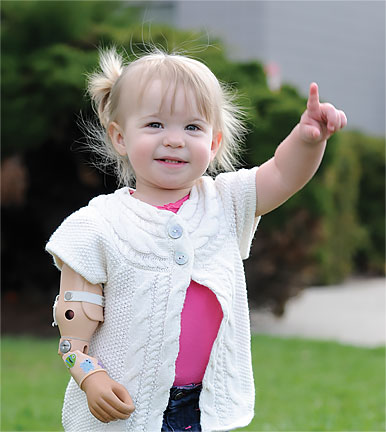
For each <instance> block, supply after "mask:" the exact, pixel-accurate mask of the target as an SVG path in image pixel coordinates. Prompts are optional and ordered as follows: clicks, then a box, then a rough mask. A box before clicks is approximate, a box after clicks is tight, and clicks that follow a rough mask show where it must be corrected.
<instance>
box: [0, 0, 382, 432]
mask: <svg viewBox="0 0 386 432" xmlns="http://www.w3.org/2000/svg"><path fill="white" fill-rule="evenodd" d="M0 7H1V35H2V38H1V43H2V50H1V106H2V110H1V124H2V127H1V134H2V135H1V143H2V146H1V218H2V224H1V259H2V272H1V283H2V290H1V305H2V314H1V330H2V343H1V346H2V350H1V357H2V365H1V369H2V385H1V394H2V400H1V411H2V413H1V414H2V416H1V426H0V429H1V430H4V431H14V430H26V431H32V430H36V431H48V430H50V431H51V430H52V431H55V430H56V431H57V430H60V429H61V421H60V412H61V406H62V401H63V394H64V389H65V387H66V385H67V382H68V378H69V376H68V372H67V370H66V368H64V367H63V365H62V364H61V363H62V362H61V361H60V359H59V358H58V356H57V354H56V351H57V344H58V329H57V328H53V327H51V322H52V304H53V301H54V298H55V296H56V294H57V293H58V290H59V272H58V271H57V270H56V268H55V267H54V265H53V262H52V259H51V257H50V256H49V255H48V254H47V253H46V252H45V251H44V247H45V244H46V242H47V241H48V239H49V237H50V235H51V234H52V233H53V231H54V230H55V229H56V228H57V227H58V225H59V224H60V223H61V222H62V221H63V219H64V218H65V217H67V216H68V215H70V214H71V213H72V212H73V211H75V210H77V209H78V208H80V207H82V206H85V205H87V203H88V201H89V200H90V199H91V198H92V197H94V196H96V195H99V194H106V193H110V192H112V191H114V190H115V189H116V187H117V186H116V182H115V179H114V177H113V176H111V173H109V172H107V173H102V172H100V171H98V170H97V169H95V168H94V166H93V163H92V162H93V157H92V155H91V154H90V153H89V151H88V150H87V147H86V145H85V141H86V140H85V137H84V133H83V132H82V128H81V127H80V126H79V125H80V123H81V119H86V120H87V119H92V118H93V112H92V109H91V106H90V101H89V100H88V98H87V97H86V95H85V83H86V75H87V74H88V73H90V72H92V71H93V70H94V69H95V68H96V67H97V63H98V53H97V48H98V47H100V46H103V47H108V46H109V45H111V44H115V45H117V46H118V47H119V48H120V49H122V52H125V51H126V53H127V55H128V57H129V58H132V57H133V56H134V55H136V54H138V53H143V52H144V51H146V48H147V45H148V44H149V43H152V44H155V45H156V46H159V47H162V48H163V49H165V50H168V51H173V50H177V51H180V52H183V53H185V54H188V55H191V56H193V57H195V58H198V59H200V60H202V61H203V62H205V63H206V64H207V65H208V66H209V67H210V68H211V69H212V70H213V72H214V73H215V74H216V75H217V76H218V78H219V79H220V80H222V81H224V82H227V83H229V84H230V85H231V86H233V87H234V89H235V90H237V94H238V98H239V102H240V104H242V105H243V106H244V107H245V108H246V111H247V113H248V129H249V134H248V136H247V138H246V141H245V146H244V153H243V165H244V166H245V167H252V166H254V165H260V164H262V163H263V162H264V161H266V160H267V159H268V158H270V157H271V156H272V155H273V153H274V151H275V149H276V147H277V145H278V144H279V143H280V142H281V140H283V139H284V138H285V137H286V136H287V135H288V133H289V132H290V131H291V130H292V128H293V127H294V126H295V125H296V123H297V122H298V121H299V118H300V116H301V114H302V112H303V111H304V109H305V106H306V105H305V104H306V97H307V92H308V87H309V84H310V83H311V82H312V81H316V82H318V84H319V88H320V95H321V99H322V100H324V101H328V102H331V103H333V104H334V105H336V106H337V107H338V108H341V109H343V110H344V111H345V112H346V114H347V117H348V121H349V124H348V127H347V129H346V130H345V131H342V132H341V133H339V134H337V135H336V136H334V137H333V138H331V140H329V144H328V147H327V151H326V153H325V157H324V160H323V163H322V165H321V167H320V169H319V170H318V173H317V174H316V176H315V177H314V178H313V180H312V181H311V182H310V183H309V184H308V185H307V186H306V187H305V188H304V189H303V190H302V191H300V192H299V193H297V194H296V195H295V196H294V197H293V198H291V199H290V200H289V201H288V202H287V203H286V204H285V205H283V206H281V207H280V208H279V209H277V210H275V211H273V212H272V213H270V214H269V215H267V216H264V217H263V218H262V221H261V223H260V226H259V229H258V231H257V233H256V237H255V240H254V243H253V247H252V253H251V256H250V258H249V259H248V260H247V261H246V262H245V269H246V275H247V283H248V295H249V300H250V305H251V328H252V333H253V334H252V338H251V346H252V360H253V371H254V376H255V380H256V409H255V413H256V415H255V418H254V420H253V422H252V423H251V424H250V425H249V426H248V427H247V428H246V429H245V430H249V431H257V430H259V431H262V430H264V431H279V430H280V431H310V430H314V431H318V430H319V431H322V430H323V431H328V430H334V431H337V430H342V431H343V430H344V431H359V430H360V431H380V430H385V410H384V407H385V367H384V366H385V289H384V288H385V202H384V200H385V2H384V1H150V2H147V1H135V2H134V1H35V0H31V1H7V0H3V1H2V2H1V5H0ZM282 336H285V337H284V338H283V337H282ZM294 336H295V338H294ZM288 338H289V339H288ZM316 339H323V341H318V340H316ZM326 339H328V340H329V341H328V342H327V341H326Z"/></svg>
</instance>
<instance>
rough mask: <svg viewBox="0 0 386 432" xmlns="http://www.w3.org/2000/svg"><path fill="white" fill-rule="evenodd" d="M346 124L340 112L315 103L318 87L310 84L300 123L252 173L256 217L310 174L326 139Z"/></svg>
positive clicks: (288, 194)
mask: <svg viewBox="0 0 386 432" xmlns="http://www.w3.org/2000/svg"><path fill="white" fill-rule="evenodd" d="M346 124H347V119H346V115H345V114H344V112H343V111H340V110H337V109H336V108H335V107H334V106H333V105H331V104H328V103H323V104H321V103H320V102H319V92H318V86H317V84H316V83H312V84H311V85H310V92H309V97H308V102H307V110H306V111H305V112H304V113H303V115H302V117H301V119H300V123H299V124H298V125H296V127H295V128H294V129H293V130H292V132H291V133H290V134H289V135H288V137H287V138H286V139H285V140H284V141H283V142H282V143H281V144H280V145H279V146H278V148H277V149H276V152H275V155H274V157H273V158H271V159H269V160H268V161H267V162H265V163H264V164H263V165H261V166H260V168H259V169H258V170H257V172H256V195H257V206H256V216H258V215H263V214H266V213H268V212H270V211H271V210H273V209H275V208H277V207H279V206H280V205H281V204H282V203H284V202H285V201H287V200H288V198H290V197H291V196H292V195H294V194H295V193H296V192H297V191H298V190H299V189H301V188H302V187H303V186H304V185H305V184H306V183H307V182H308V181H309V180H310V179H311V178H312V177H313V175H314V174H315V172H316V170H317V169H318V167H319V165H320V163H321V161H322V157H323V154H324V150H325V148H326V142H327V139H328V138H329V137H330V136H331V135H332V134H333V133H335V132H337V131H338V130H340V129H342V128H343V127H344V126H346Z"/></svg>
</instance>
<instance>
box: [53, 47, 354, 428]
mask: <svg viewBox="0 0 386 432" xmlns="http://www.w3.org/2000/svg"><path fill="white" fill-rule="evenodd" d="M100 65H101V71H100V72H97V73H94V74H93V75H91V76H90V79H89V92H90V95H91V97H92V99H93V101H94V103H95V107H96V111H97V113H98V116H99V121H100V124H101V127H102V131H103V133H102V136H103V142H102V143H101V145H100V146H99V147H98V149H97V151H98V152H99V153H101V154H103V155H104V158H105V160H106V161H107V162H108V163H112V164H114V166H115V170H116V173H117V176H118V179H119V181H120V183H121V185H123V187H122V188H120V189H118V190H117V191H116V192H115V193H113V194H109V195H101V196H98V197H96V198H94V199H93V200H91V201H90V203H89V204H88V205H87V206H86V207H84V208H81V209H80V210H78V211H77V212H75V213H73V214H72V215H71V216H69V217H68V218H67V219H66V220H65V221H64V222H63V223H62V225H61V226H60V227H59V228H58V229H57V231H56V232H55V233H54V234H53V235H52V237H51V239H50V241H49V243H48V244H47V247H46V248H47V251H48V252H50V253H51V254H52V255H53V257H54V260H55V263H56V265H57V267H58V268H59V269H60V270H61V271H62V277H61V289H60V295H59V296H58V298H57V302H56V306H55V322H57V323H58V325H59V330H60V332H61V336H62V338H61V341H60V347H59V353H60V354H61V355H62V356H63V360H64V361H65V363H66V365H67V367H68V368H69V370H70V372H71V374H72V376H73V378H74V379H71V380H70V383H69V385H68V388H67V391H66V395H65V401H64V408H63V425H64V428H65V430H66V431H76V432H80V431H87V432H89V431H105V430H106V431H107V430H114V431H118V430H119V431H144V432H145V431H149V432H153V431H160V430H165V431H166V430H168V431H169V430H170V431H177V430H178V431H180V430H183V431H185V430H187V431H199V430H203V431H226V430H230V429H235V428H239V427H243V426H245V425H247V424H248V423H249V422H250V421H251V420H252V418H253V415H254V404H255V401H254V395H255V391H254V383H253V374H252V365H251V352H250V325H249V314H248V304H247V292H246V286H245V279H244V271H243V263H242V260H244V259H246V258H248V255H249V250H250V246H251V241H252V238H253V236H254V233H255V230H256V227H257V225H258V222H259V220H260V216H261V215H263V214H265V213H268V212H269V211H271V210H273V209H274V208H276V207H278V206H279V205H280V204H282V203H283V202H285V201H286V200H287V199H288V198H289V197H290V196H291V195H293V194H294V193H295V192H296V191H298V190H299V189H300V188H302V187H303V186H304V185H305V184H306V183H307V182H308V181H309V180H310V178H311V177H312V176H313V175H314V173H315V171H316V170H317V168H318V166H319V164H320V162H321V159H322V156H323V152H324V149H325V146H326V140H327V139H328V138H329V137H330V136H331V134H333V133H334V132H336V131H338V130H339V129H341V128H342V127H344V126H345V125H346V117H345V115H344V113H343V112H342V111H338V110H336V109H335V108H334V107H333V106H332V105H330V104H320V103H319V96H318V87H317V85H316V84H314V83H313V84H311V86H310V93H309V98H308V104H307V110H306V111H305V112H304V114H303V115H302V117H301V119H300V122H299V124H298V125H297V126H296V127H295V128H294V130H293V131H292V132H291V134H290V135H289V136H288V137H287V138H286V139H285V140H284V141H283V142H282V143H281V144H280V145H279V147H278V148H277V150H276V152H275V155H274V157H272V158H271V159H270V160H268V161H267V162H265V163H264V164H263V165H261V166H260V168H259V169H257V167H256V168H253V169H251V170H246V169H241V170H239V171H234V169H233V167H234V165H235V161H236V156H237V151H238V143H239V141H240V138H241V137H242V134H243V132H244V128H243V125H242V121H241V115H240V111H239V110H238V109H237V107H236V106H235V105H234V104H233V102H232V96H231V94H230V93H229V92H228V90H227V89H226V88H225V87H224V86H222V85H221V84H220V83H219V82H218V80H217V79H216V77H215V76H214V75H213V73H212V72H211V71H210V70H209V69H208V68H207V67H206V66H205V65H203V64H202V63H200V62H198V61H196V60H193V59H190V58H187V57H185V56H181V55H168V54H165V53H162V52H158V51H157V52H155V53H153V54H147V55H144V56H143V57H141V58H138V59H137V60H135V61H133V62H131V63H129V64H127V65H124V64H123V60H122V58H121V57H120V56H119V55H118V54H117V53H116V51H115V50H108V51H105V52H102V53H101V63H100ZM208 170H209V172H211V173H212V174H213V173H218V171H219V170H222V171H229V172H227V173H222V174H219V175H217V176H213V177H211V176H208V175H205V174H206V173H207V172H208ZM132 179H135V189H134V188H130V187H129V186H128V185H129V184H130V182H131V180H132ZM102 290H103V292H102ZM102 294H103V295H102ZM102 321H103V323H102V324H101V322H102Z"/></svg>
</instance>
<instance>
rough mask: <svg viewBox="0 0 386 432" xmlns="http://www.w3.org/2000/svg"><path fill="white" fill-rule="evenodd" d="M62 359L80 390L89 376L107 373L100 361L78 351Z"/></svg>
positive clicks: (65, 355)
mask: <svg viewBox="0 0 386 432" xmlns="http://www.w3.org/2000/svg"><path fill="white" fill-rule="evenodd" d="M62 358H63V361H64V364H65V365H66V366H67V368H68V369H69V371H70V373H71V376H72V377H73V378H74V380H75V381H76V382H77V384H78V385H79V387H80V388H82V383H83V381H84V380H85V379H86V378H87V377H88V376H90V375H92V374H93V373H96V372H103V371H105V367H104V366H103V364H102V363H101V362H100V361H98V360H97V359H96V358H94V357H90V356H89V355H87V354H84V353H82V352H81V351H78V350H77V351H73V352H69V353H67V354H64V355H63V357H62Z"/></svg>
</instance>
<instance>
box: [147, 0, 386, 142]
mask: <svg viewBox="0 0 386 432" xmlns="http://www.w3.org/2000/svg"><path fill="white" fill-rule="evenodd" d="M145 17H146V18H145V19H147V20H149V21H153V22H156V21H158V20H160V21H163V22H168V23H169V24H171V25H174V26H176V27H178V28H182V29H197V30H203V31H204V32H206V33H207V34H208V36H209V38H210V39H212V38H214V37H216V36H218V37H220V38H221V39H222V40H223V41H224V42H225V45H226V47H227V53H228V55H229V56H230V57H231V58H233V59H235V60H248V59H258V60H260V61H263V62H264V63H270V62H274V63H277V64H278V65H279V67H280V70H281V76H282V80H283V81H284V82H288V83H290V84H292V85H294V86H296V87H297V88H298V89H299V90H300V91H301V92H302V93H303V94H304V95H306V94H307V91H308V86H309V84H310V83H311V82H312V81H316V82H317V83H318V84H319V87H320V94H321V98H322V99H324V100H328V101H329V102H331V103H333V104H334V105H336V106H337V107H340V108H342V109H344V110H345V112H346V114H347V117H348V120H349V127H350V128H352V129H360V130H362V131H364V132H367V133H371V134H375V135H382V136H384V135H385V2H384V1H327V0H325V1H312V0H309V1H273V0H271V1H235V0H232V1H194V0H190V1H167V2H162V1H155V2H148V3H147V10H146V14H145Z"/></svg>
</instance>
